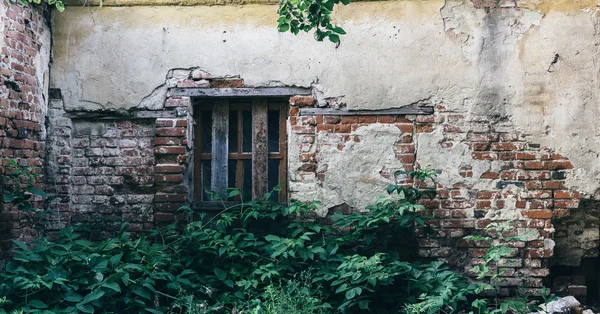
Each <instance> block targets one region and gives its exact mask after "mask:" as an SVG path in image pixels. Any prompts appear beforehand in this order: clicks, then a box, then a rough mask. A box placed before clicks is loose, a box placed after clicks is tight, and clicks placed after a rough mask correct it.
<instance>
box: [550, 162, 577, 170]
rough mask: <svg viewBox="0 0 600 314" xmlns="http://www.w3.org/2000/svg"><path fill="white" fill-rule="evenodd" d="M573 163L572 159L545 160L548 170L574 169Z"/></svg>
mask: <svg viewBox="0 0 600 314" xmlns="http://www.w3.org/2000/svg"><path fill="white" fill-rule="evenodd" d="M573 168H574V167H573V164H571V162H570V161H546V162H544V169H548V170H560V169H573Z"/></svg>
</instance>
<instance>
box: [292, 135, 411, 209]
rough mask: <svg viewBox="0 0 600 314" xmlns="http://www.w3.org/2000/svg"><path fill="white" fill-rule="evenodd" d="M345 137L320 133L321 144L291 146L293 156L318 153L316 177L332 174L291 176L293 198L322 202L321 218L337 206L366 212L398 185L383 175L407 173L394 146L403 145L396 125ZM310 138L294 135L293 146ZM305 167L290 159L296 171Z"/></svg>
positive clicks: (295, 174)
mask: <svg viewBox="0 0 600 314" xmlns="http://www.w3.org/2000/svg"><path fill="white" fill-rule="evenodd" d="M343 137H344V135H343V134H339V133H325V132H320V133H318V134H317V136H316V139H315V140H314V141H315V143H318V144H313V143H306V144H304V145H295V144H292V145H290V149H289V154H290V156H299V155H300V154H301V153H304V154H306V153H315V159H316V160H317V161H318V167H319V168H317V169H316V173H327V174H328V175H325V176H324V178H323V180H319V179H318V178H317V175H316V174H315V173H313V174H303V173H296V172H292V174H291V176H293V177H294V178H292V182H291V184H290V192H291V193H292V197H293V198H295V199H298V200H300V201H309V202H310V201H313V200H319V201H320V202H321V203H320V205H319V209H320V214H321V215H325V214H326V213H327V209H329V208H332V207H336V206H348V207H350V208H355V209H364V208H365V206H367V205H369V204H373V203H374V202H375V201H376V200H377V198H378V197H379V196H380V195H382V194H384V193H385V188H386V187H387V186H388V185H389V184H393V183H395V181H394V180H393V179H392V178H386V177H384V176H382V175H381V173H382V172H386V171H388V172H389V171H392V172H393V171H395V170H401V169H403V165H402V163H400V161H398V160H397V159H396V156H395V154H394V151H393V148H394V145H393V144H394V143H396V142H398V141H400V139H401V138H402V132H401V131H400V130H399V129H398V128H397V127H395V126H394V125H385V124H370V125H368V126H363V127H360V128H358V129H356V131H355V132H353V136H352V139H351V140H349V141H344V140H343ZM307 138H308V137H307V136H306V135H296V134H292V136H291V137H290V143H301V142H307V141H306V139H307ZM338 144H339V145H338ZM301 165H302V163H301V162H300V161H299V160H298V159H297V158H291V159H290V166H289V167H290V169H291V170H292V171H294V169H298V168H299V167H301ZM298 177H299V178H298Z"/></svg>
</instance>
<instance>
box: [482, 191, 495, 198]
mask: <svg viewBox="0 0 600 314" xmlns="http://www.w3.org/2000/svg"><path fill="white" fill-rule="evenodd" d="M498 195H499V193H498V192H495V191H479V192H477V198H481V199H493V198H496V197H498Z"/></svg>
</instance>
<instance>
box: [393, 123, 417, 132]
mask: <svg viewBox="0 0 600 314" xmlns="http://www.w3.org/2000/svg"><path fill="white" fill-rule="evenodd" d="M396 127H397V128H398V129H400V131H401V132H402V133H412V132H413V125H412V124H410V123H396Z"/></svg>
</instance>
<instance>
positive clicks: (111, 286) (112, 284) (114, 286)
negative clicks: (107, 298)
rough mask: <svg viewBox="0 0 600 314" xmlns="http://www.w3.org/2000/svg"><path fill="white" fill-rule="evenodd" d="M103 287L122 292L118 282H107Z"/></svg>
mask: <svg viewBox="0 0 600 314" xmlns="http://www.w3.org/2000/svg"><path fill="white" fill-rule="evenodd" d="M102 287H104V288H108V289H111V290H114V291H116V292H121V287H120V286H119V284H117V283H116V282H106V283H103V284H102Z"/></svg>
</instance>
